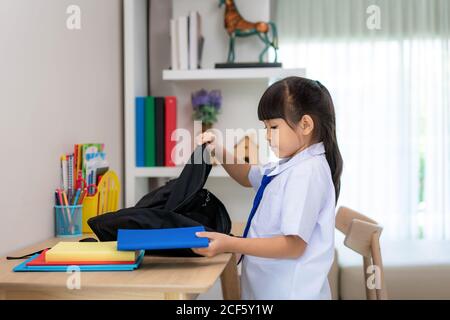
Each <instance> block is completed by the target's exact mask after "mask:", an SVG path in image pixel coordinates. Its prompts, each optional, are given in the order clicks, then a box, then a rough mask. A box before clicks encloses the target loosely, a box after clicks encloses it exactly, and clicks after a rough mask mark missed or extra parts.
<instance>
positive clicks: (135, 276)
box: [0, 235, 240, 300]
mask: <svg viewBox="0 0 450 320" xmlns="http://www.w3.org/2000/svg"><path fill="white" fill-rule="evenodd" d="M87 236H91V235H87ZM84 237H86V236H84ZM79 239H80V238H73V239H58V238H52V239H49V240H47V241H44V242H42V243H39V244H37V245H33V246H30V247H28V248H26V249H23V250H19V251H17V252H14V253H12V254H11V255H12V256H21V255H24V254H28V253H31V252H35V251H38V250H41V249H44V248H47V247H51V246H53V245H55V244H56V243H57V242H59V241H78V240H79ZM23 261H24V260H6V258H2V259H0V300H1V299H119V300H122V299H176V300H178V299H195V298H196V297H197V296H198V294H200V293H203V292H206V291H208V290H209V289H210V288H211V287H212V285H213V284H214V282H215V281H216V280H217V279H218V278H219V277H220V279H221V282H222V293H223V297H224V299H226V300H228V299H240V289H239V282H238V281H239V279H238V274H237V268H236V256H235V255H234V254H221V255H218V256H216V257H214V258H206V257H197V258H169V257H157V256H146V257H145V258H144V261H143V262H142V264H141V266H140V267H139V269H137V270H135V271H132V272H129V271H118V272H81V274H80V275H81V279H80V280H81V281H80V282H81V288H80V289H68V288H67V285H66V283H67V281H68V279H69V277H70V276H71V274H69V273H65V272H13V271H12V269H13V267H14V266H16V265H18V264H19V263H21V262H23Z"/></svg>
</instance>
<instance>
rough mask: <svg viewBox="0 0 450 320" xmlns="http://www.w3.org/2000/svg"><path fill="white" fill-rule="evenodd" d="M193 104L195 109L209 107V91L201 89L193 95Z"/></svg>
mask: <svg viewBox="0 0 450 320" xmlns="http://www.w3.org/2000/svg"><path fill="white" fill-rule="evenodd" d="M191 102H192V106H193V107H194V108H198V107H200V106H203V105H207V104H208V102H209V98H208V91H206V90H205V89H201V90H199V91H197V92H194V93H193V94H192V95H191Z"/></svg>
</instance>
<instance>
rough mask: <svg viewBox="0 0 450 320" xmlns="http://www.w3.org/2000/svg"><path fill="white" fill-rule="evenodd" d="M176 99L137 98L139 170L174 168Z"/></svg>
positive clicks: (137, 155) (137, 162) (137, 161)
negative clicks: (142, 168)
mask: <svg viewBox="0 0 450 320" xmlns="http://www.w3.org/2000/svg"><path fill="white" fill-rule="evenodd" d="M176 109H177V100H176V97H154V96H149V97H137V98H136V167H173V166H175V162H174V154H175V145H176V141H175V137H172V135H173V133H174V131H175V130H176V128H177V123H176V122H177V112H176Z"/></svg>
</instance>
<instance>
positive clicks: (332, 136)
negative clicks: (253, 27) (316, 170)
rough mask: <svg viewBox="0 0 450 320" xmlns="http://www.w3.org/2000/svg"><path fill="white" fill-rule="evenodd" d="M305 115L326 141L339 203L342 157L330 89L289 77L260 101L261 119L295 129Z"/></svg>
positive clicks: (318, 138) (319, 138) (316, 135)
mask: <svg viewBox="0 0 450 320" xmlns="http://www.w3.org/2000/svg"><path fill="white" fill-rule="evenodd" d="M304 115H309V116H310V117H311V118H312V119H313V121H314V132H313V140H316V141H317V142H319V141H322V142H323V144H324V147H325V156H326V159H327V162H328V165H329V166H330V170H331V176H332V178H333V184H334V190H335V192H336V202H337V200H338V198H339V192H340V188H341V174H342V167H343V160H342V156H341V153H340V151H339V147H338V143H337V139H336V116H335V112H334V105H333V100H332V98H331V95H330V93H329V92H328V90H327V88H325V86H323V85H322V84H321V83H320V82H319V81H314V80H310V79H306V78H301V77H288V78H285V79H282V80H279V81H277V82H275V83H274V84H272V85H271V86H270V87H269V88H267V90H266V91H265V92H264V94H263V96H262V97H261V100H260V101H259V105H258V118H259V120H269V119H275V118H281V119H284V120H285V121H286V122H287V124H288V125H289V126H290V127H291V128H293V127H294V126H296V125H297V124H298V122H299V121H300V120H301V119H302V117H303V116H304Z"/></svg>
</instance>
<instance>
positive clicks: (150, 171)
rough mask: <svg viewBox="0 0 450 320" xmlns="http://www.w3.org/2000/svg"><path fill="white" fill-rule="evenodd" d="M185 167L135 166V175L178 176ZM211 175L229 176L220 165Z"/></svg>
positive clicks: (147, 176) (144, 176)
mask: <svg viewBox="0 0 450 320" xmlns="http://www.w3.org/2000/svg"><path fill="white" fill-rule="evenodd" d="M182 169H183V167H180V166H177V167H152V168H135V170H134V176H135V177H138V178H177V177H178V176H179V175H180V173H181V170H182ZM209 176H210V177H217V178H223V177H228V174H227V173H226V171H225V169H224V168H223V167H220V166H214V167H213V168H212V169H211V172H210V174H209Z"/></svg>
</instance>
